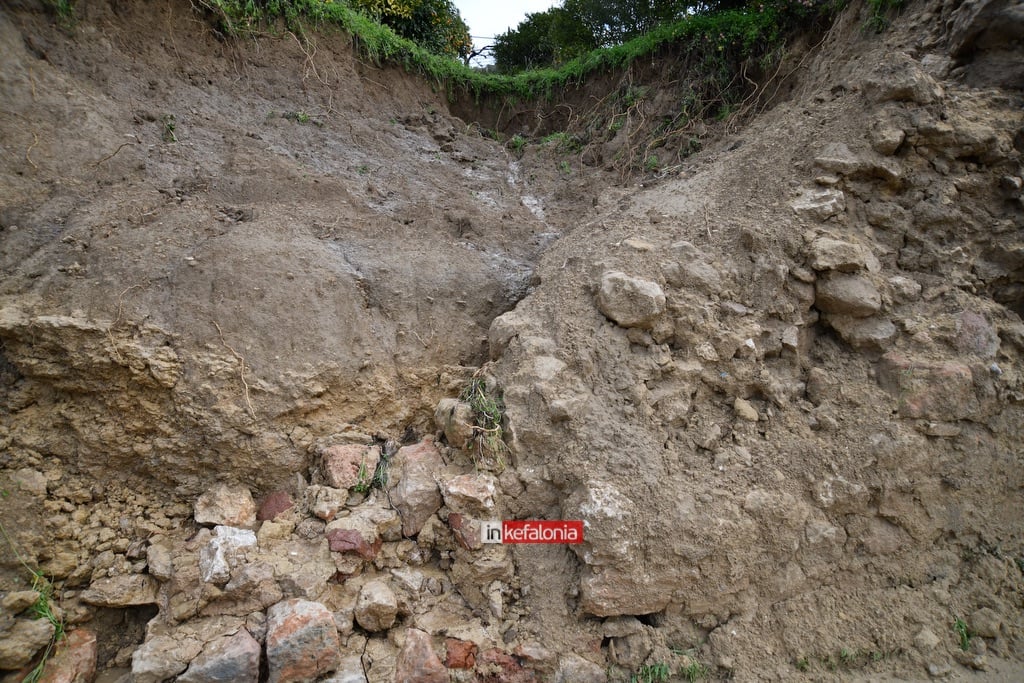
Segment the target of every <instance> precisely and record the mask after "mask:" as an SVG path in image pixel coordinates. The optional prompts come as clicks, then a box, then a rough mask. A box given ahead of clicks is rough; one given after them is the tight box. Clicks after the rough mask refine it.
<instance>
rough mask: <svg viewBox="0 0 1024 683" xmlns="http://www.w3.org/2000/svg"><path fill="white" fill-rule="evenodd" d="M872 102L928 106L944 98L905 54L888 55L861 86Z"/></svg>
mask: <svg viewBox="0 0 1024 683" xmlns="http://www.w3.org/2000/svg"><path fill="white" fill-rule="evenodd" d="M864 94H865V95H867V97H868V99H869V100H871V101H872V102H876V103H878V102H887V101H896V102H915V103H917V104H931V103H933V102H936V101H938V100H940V99H942V97H943V94H944V93H943V90H942V86H940V85H939V84H938V82H936V80H935V79H934V78H932V77H931V76H929V75H928V73H927V72H926V71H925V70H924V68H923V67H922V66H921V64H920V63H919V62H917V61H916V60H914V59H913V58H912V57H910V56H909V55H907V54H906V53H902V52H897V53H894V54H890V55H889V56H888V57H887V58H886V60H885V61H883V62H882V63H881V64H880V65H879V67H878V68H877V69H876V70H875V72H874V73H872V74H871V75H870V76H869V77H868V78H867V79H866V80H865V82H864Z"/></svg>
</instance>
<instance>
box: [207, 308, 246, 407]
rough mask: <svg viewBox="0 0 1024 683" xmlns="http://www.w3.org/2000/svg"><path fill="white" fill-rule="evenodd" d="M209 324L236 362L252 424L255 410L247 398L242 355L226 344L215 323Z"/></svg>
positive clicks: (220, 330) (222, 332) (222, 333)
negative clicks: (214, 328) (215, 330)
mask: <svg viewBox="0 0 1024 683" xmlns="http://www.w3.org/2000/svg"><path fill="white" fill-rule="evenodd" d="M211 322H212V323H213V326H214V327H216V328H217V334H219V335H220V343H221V344H223V345H224V348H226V349H227V350H228V351H230V352H231V355H232V356H234V357H235V359H236V360H238V366H239V369H238V376H239V378H240V379H241V380H242V388H243V390H244V392H245V405H246V406H248V407H249V415H250V416H251V417H252V420H253V422H256V421H257V418H256V409H255V408H253V407H252V399H250V398H249V382H248V381H246V379H245V358H244V357H243V356H242V354H240V353H238V351H235V349H234V348H232V346H231V345H230V344H228V342H227V340H226V339H225V338H224V331H223V330H222V329H220V325H218V324H217V321H216V320H213V321H211Z"/></svg>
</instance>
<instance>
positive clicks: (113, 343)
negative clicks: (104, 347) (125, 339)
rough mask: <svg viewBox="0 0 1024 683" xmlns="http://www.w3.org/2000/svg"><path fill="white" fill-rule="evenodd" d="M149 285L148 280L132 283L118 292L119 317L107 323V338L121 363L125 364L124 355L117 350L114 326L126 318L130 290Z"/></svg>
mask: <svg viewBox="0 0 1024 683" xmlns="http://www.w3.org/2000/svg"><path fill="white" fill-rule="evenodd" d="M147 285H149V283H148V282H147V283H145V285H132V286H131V287H129V288H127V289H126V290H124V291H123V292H121V293H120V294H118V295H117V317H116V318H115V319H114V322H112V323H110V324H109V325H107V338H108V339H109V340H110V350H111V351H113V352H114V356H115V357H116V358H117V362H118V363H121V364H122V365H123V364H124V357H122V356H121V352H120V351H118V350H117V341H116V340H115V339H114V328H116V327H117V326H118V325H119V324H121V321H122V320H123V319H124V297H125V295H126V294H128V292H130V291H132V290H133V289H142V287H144V286H147Z"/></svg>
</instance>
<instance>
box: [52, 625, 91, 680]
mask: <svg viewBox="0 0 1024 683" xmlns="http://www.w3.org/2000/svg"><path fill="white" fill-rule="evenodd" d="M97 652H98V650H97V647H96V634H95V633H93V632H92V631H90V630H88V629H84V628H80V629H75V630H74V631H72V632H71V633H69V634H68V637H67V638H66V639H64V641H63V642H61V643H60V644H59V645H58V646H57V651H56V654H55V655H54V656H53V657H52V658H51V659H50V660H49V661H47V662H46V668H44V669H43V675H42V677H41V678H40V679H39V683H91V681H92V680H93V679H94V678H95V677H96V655H97Z"/></svg>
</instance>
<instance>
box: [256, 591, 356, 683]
mask: <svg viewBox="0 0 1024 683" xmlns="http://www.w3.org/2000/svg"><path fill="white" fill-rule="evenodd" d="M340 648H341V641H340V639H339V638H338V630H337V627H336V626H335V624H334V616H333V615H332V614H331V612H330V610H328V609H327V608H326V607H324V606H323V605H321V604H320V603H318V602H310V601H309V600H302V599H299V598H294V599H291V600H285V601H284V602H279V603H277V604H276V605H274V606H273V607H271V608H270V609H269V610H267V666H268V668H269V672H270V673H269V677H268V679H267V680H268V681H269V683H286V682H287V683H298V682H299V681H315V680H317V679H318V678H320V677H321V676H323V675H325V674H327V673H330V672H331V671H334V670H336V669H337V668H338V666H339V665H340V664H341V650H340Z"/></svg>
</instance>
